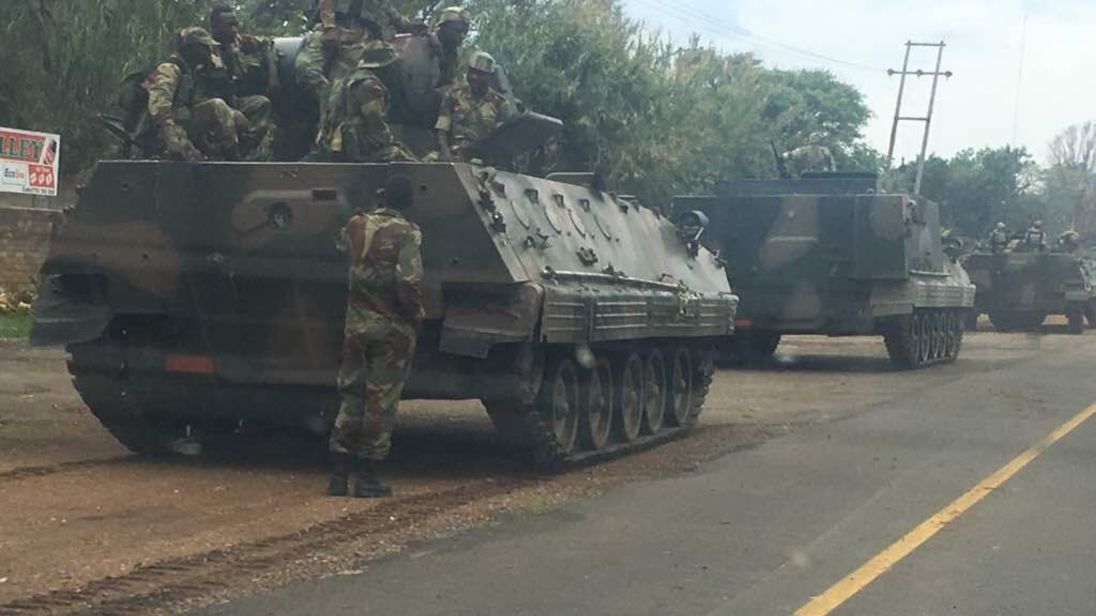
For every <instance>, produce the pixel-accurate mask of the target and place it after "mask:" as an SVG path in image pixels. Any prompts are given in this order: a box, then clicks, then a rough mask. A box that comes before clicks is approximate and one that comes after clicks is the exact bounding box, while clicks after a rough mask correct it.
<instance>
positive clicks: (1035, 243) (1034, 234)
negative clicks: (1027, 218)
mask: <svg viewBox="0 0 1096 616" xmlns="http://www.w3.org/2000/svg"><path fill="white" fill-rule="evenodd" d="M1024 248H1025V249H1026V250H1028V251H1034V252H1043V251H1044V250H1046V249H1047V233H1046V231H1043V221H1041V220H1036V221H1035V222H1034V223H1032V225H1031V227H1029V228H1028V230H1027V232H1026V233H1024Z"/></svg>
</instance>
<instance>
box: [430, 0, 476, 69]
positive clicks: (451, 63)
mask: <svg viewBox="0 0 1096 616" xmlns="http://www.w3.org/2000/svg"><path fill="white" fill-rule="evenodd" d="M471 23H472V17H471V15H469V14H468V11H467V10H465V9H463V8H461V7H459V6H450V7H447V8H445V9H443V10H442V12H441V17H440V18H439V19H438V23H437V24H436V25H435V26H434V36H435V37H436V38H437V41H438V46H439V47H440V54H439V65H440V68H441V76H440V77H439V78H438V87H442V88H445V87H451V86H453V85H454V84H455V83H456V81H457V78H458V76H459V75H458V74H457V71H458V70H460V50H461V47H463V46H464V39H465V37H467V36H468V28H469V27H470V26H471Z"/></svg>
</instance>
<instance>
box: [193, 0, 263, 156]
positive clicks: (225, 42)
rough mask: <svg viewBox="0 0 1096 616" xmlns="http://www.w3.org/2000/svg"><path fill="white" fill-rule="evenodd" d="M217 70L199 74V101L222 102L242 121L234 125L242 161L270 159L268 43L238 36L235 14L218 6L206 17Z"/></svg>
mask: <svg viewBox="0 0 1096 616" xmlns="http://www.w3.org/2000/svg"><path fill="white" fill-rule="evenodd" d="M209 24H210V31H211V33H212V34H213V38H214V40H216V41H217V42H218V43H219V44H220V47H219V48H218V50H217V52H218V55H219V57H220V59H221V65H222V66H221V67H219V68H212V67H209V68H207V69H205V70H202V71H200V72H199V83H198V92H199V98H213V97H216V98H222V99H224V100H225V101H226V102H227V103H228V104H229V105H230V106H231V107H232V108H234V109H236V110H237V111H239V112H241V114H242V115H243V117H244V118H245V119H246V120H247V121H246V122H241V123H239V125H238V126H237V132H238V134H239V135H240V139H241V142H242V146H241V147H242V149H243V150H244V151H245V152H246V153H247V154H246V158H247V159H248V160H270V159H271V158H272V157H273V142H274V113H273V109H272V107H271V102H270V97H269V95H271V94H273V93H275V92H276V91H278V90H279V89H280V88H281V82H280V80H279V79H278V58H277V52H275V50H274V42H273V41H271V40H269V39H259V38H256V37H254V36H251V35H244V34H240V31H239V20H238V19H237V18H236V11H235V9H233V8H232V7H230V6H227V5H220V6H217V7H216V8H214V9H213V11H212V13H210V16H209Z"/></svg>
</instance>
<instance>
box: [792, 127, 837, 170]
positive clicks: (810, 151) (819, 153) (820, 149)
mask: <svg viewBox="0 0 1096 616" xmlns="http://www.w3.org/2000/svg"><path fill="white" fill-rule="evenodd" d="M823 141H824V140H823V138H822V135H821V134H820V133H813V134H811V136H810V137H809V138H808V139H807V144H806V145H804V146H801V147H798V148H796V149H794V150H792V151H791V152H788V153H787V154H785V155H784V158H785V160H787V161H788V162H790V163H791V164H792V168H793V169H794V171H795V173H796V175H803V174H804V173H820V172H821V173H827V172H832V171H833V170H834V169H835V167H836V165H835V164H834V160H833V153H832V152H830V149H829V148H827V147H826V146H825V145H823V143H822V142H823Z"/></svg>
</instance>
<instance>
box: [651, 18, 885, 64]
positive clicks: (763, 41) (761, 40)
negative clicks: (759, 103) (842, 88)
mask: <svg viewBox="0 0 1096 616" xmlns="http://www.w3.org/2000/svg"><path fill="white" fill-rule="evenodd" d="M635 1H636V2H638V3H640V4H642V5H644V6H646V7H647V8H649V9H652V10H654V11H656V12H658V13H661V14H663V15H666V16H668V17H672V18H674V19H676V20H678V21H680V22H682V23H683V24H685V25H687V26H689V27H690V28H694V29H696V31H697V32H698V33H699V32H700V31H703V32H707V33H710V34H713V35H716V36H718V37H720V38H725V39H732V38H733V39H739V40H741V41H743V42H747V43H752V44H753V45H755V46H761V47H768V48H770V49H778V50H782V51H786V52H791V53H795V54H798V55H801V56H804V57H809V58H812V59H815V60H819V61H822V62H827V63H830V64H835V65H840V66H844V67H846V68H852V69H856V70H862V71H871V72H883V70H884V69H883V68H881V67H876V66H870V65H867V64H863V63H860V62H854V61H851V60H843V59H841V58H836V57H834V56H830V55H827V54H823V53H818V52H815V51H812V50H810V49H806V48H803V47H800V46H797V45H790V44H788V43H784V42H782V41H779V40H777V39H774V38H772V37H769V36H765V35H761V34H757V33H755V32H753V31H751V30H748V29H746V28H743V27H742V26H738V25H736V24H732V23H730V22H727V21H725V20H723V19H721V18H719V17H716V16H713V15H708V14H705V13H703V12H701V11H699V10H697V9H695V8H693V7H690V6H688V5H685V4H669V3H667V2H665V1H663V0H635Z"/></svg>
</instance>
